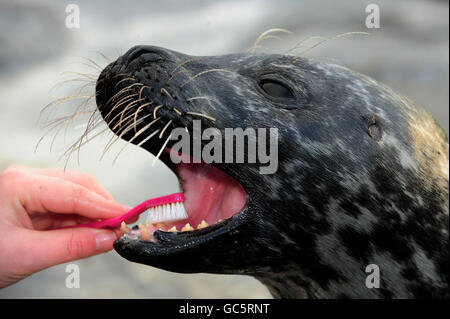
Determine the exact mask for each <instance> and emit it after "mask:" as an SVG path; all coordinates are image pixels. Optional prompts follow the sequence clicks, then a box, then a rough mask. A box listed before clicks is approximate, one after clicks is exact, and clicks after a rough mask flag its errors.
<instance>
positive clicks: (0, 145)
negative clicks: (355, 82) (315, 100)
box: [0, 0, 449, 298]
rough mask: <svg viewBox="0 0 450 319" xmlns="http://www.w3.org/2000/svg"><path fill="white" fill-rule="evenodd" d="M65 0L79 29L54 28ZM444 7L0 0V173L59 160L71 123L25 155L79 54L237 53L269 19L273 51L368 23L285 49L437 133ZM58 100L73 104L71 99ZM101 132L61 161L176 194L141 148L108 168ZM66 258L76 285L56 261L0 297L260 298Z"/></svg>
mask: <svg viewBox="0 0 450 319" xmlns="http://www.w3.org/2000/svg"><path fill="white" fill-rule="evenodd" d="M70 3H74V4H77V5H78V6H79V8H80V17H81V21H80V27H81V28H80V29H68V28H66V27H65V19H66V16H67V13H66V12H65V8H66V5H68V4H70ZM369 3H376V4H378V5H379V7H380V17H381V20H380V23H381V27H380V28H379V29H370V30H369V29H366V26H365V19H366V16H367V13H366V12H365V8H366V6H367V5H368V4H369ZM448 9H449V8H448V2H447V1H432V0H428V1H426V0H403V1H401V0H397V1H389V0H385V1H356V0H355V1H350V0H345V1H333V0H325V1H316V0H303V1H289V0H283V1H241V0H239V1H226V0H219V1H206V0H203V1H193V0H183V1H173V0H169V1H168V0H165V1H136V0H130V1H109V0H108V1H106V0H100V1H88V0H84V1H71V2H68V1H39V2H36V1H31V0H30V1H26V0H21V1H6V0H0V170H2V169H4V168H5V167H6V166H8V165H10V164H13V163H15V164H22V165H30V166H35V167H63V166H64V165H65V161H64V159H62V160H58V158H59V157H60V156H61V155H62V154H63V153H64V151H65V149H66V148H67V147H68V146H69V145H70V141H73V140H75V139H76V138H78V137H79V136H80V134H82V132H83V130H82V128H80V127H77V126H74V127H71V128H70V129H69V130H68V131H67V132H66V136H65V139H64V138H63V137H62V136H61V135H64V134H62V133H61V134H59V136H58V138H57V139H56V140H55V143H54V147H53V150H52V151H51V152H50V144H51V142H52V135H50V136H48V137H46V138H45V139H44V140H43V143H41V145H40V146H39V148H38V149H37V152H35V150H34V149H35V146H36V143H37V142H38V140H39V139H40V138H41V137H42V136H43V134H44V133H45V129H44V128H43V127H42V124H43V120H42V119H41V120H40V121H39V115H40V111H41V110H42V108H43V107H44V106H45V105H46V104H48V103H49V102H50V101H52V100H54V99H55V98H56V97H58V96H63V95H67V94H70V92H71V91H72V90H73V89H74V88H77V85H78V86H80V84H79V83H78V84H77V83H71V82H68V83H66V84H67V85H61V86H58V87H57V88H55V89H52V87H53V86H55V84H57V83H59V82H61V81H64V80H65V79H67V73H63V72H65V71H74V72H90V73H92V72H93V71H94V76H96V74H95V72H96V71H95V70H94V69H92V68H89V67H88V66H86V65H84V64H82V63H80V62H83V61H86V60H83V58H82V57H85V58H88V59H92V60H95V61H96V62H97V63H98V64H99V65H101V66H105V65H106V64H107V62H106V60H105V59H104V58H103V57H102V55H101V54H99V53H98V51H100V52H101V53H102V54H104V55H106V56H107V57H109V58H111V59H114V58H115V57H117V56H118V54H120V53H121V52H125V51H126V50H127V49H128V48H130V47H131V46H133V45H136V44H152V45H158V46H163V47H167V48H170V49H173V50H177V51H181V52H184V53H187V54H192V55H210V54H213V55H215V54H225V53H235V52H242V51H246V50H247V49H248V48H249V47H251V46H252V44H253V42H254V41H255V39H256V38H257V37H258V35H259V34H260V33H262V32H263V31H265V30H267V29H270V28H285V29H289V30H291V31H292V34H279V35H280V36H281V37H282V39H281V40H276V39H269V40H267V41H265V42H263V43H262V45H263V46H264V48H261V49H260V50H263V51H266V52H279V53H283V52H285V51H286V50H288V49H290V48H292V47H294V46H295V45H296V44H297V43H298V42H300V41H301V40H303V39H306V38H308V37H314V36H325V37H332V36H334V35H338V34H342V33H346V32H357V31H366V32H369V33H370V35H368V36H365V35H351V36H346V37H342V38H338V39H334V40H330V41H328V42H326V43H324V44H322V45H320V46H317V47H316V48H314V49H312V50H310V51H308V52H303V53H302V51H304V50H305V49H307V47H301V48H300V49H298V50H296V51H294V52H293V54H301V55H304V56H306V57H312V58H316V59H324V60H329V61H332V62H334V63H340V64H343V65H346V66H348V67H350V68H352V69H354V70H356V71H359V72H361V73H364V74H367V75H369V76H371V77H373V78H375V79H376V80H378V81H381V82H384V83H386V84H388V85H390V86H391V87H393V88H394V89H395V90H397V91H398V92H401V93H403V94H405V95H407V96H409V97H410V98H412V99H413V100H415V101H416V102H418V103H419V104H421V105H422V106H423V107H425V108H426V109H427V110H428V111H429V112H430V113H431V114H432V115H433V116H434V117H435V119H436V120H437V122H438V123H439V124H440V125H441V126H442V127H443V129H444V130H445V131H446V132H447V134H448V129H449V122H448V120H449V119H448V117H449V93H448V85H449V83H448V79H449V67H448V59H449V47H448V36H449V34H448V31H449V30H448V22H449V16H448V15H449V13H448ZM316 42H317V41H312V40H310V41H306V42H305V43H304V44H305V45H306V46H312V45H314V44H315V43H316ZM97 74H98V73H97ZM91 89H92V88H91ZM92 93H93V92H91V94H92ZM65 107H66V108H68V109H70V108H72V110H73V109H74V108H75V107H76V103H67V105H66V106H65ZM44 122H45V121H44ZM107 140H108V139H107V138H99V139H98V140H93V141H92V142H90V143H88V144H87V145H86V146H84V147H83V148H82V149H81V153H80V161H79V163H78V161H77V156H74V157H72V158H71V159H70V160H69V161H68V163H67V167H68V169H74V170H81V171H85V172H88V173H91V174H92V175H94V176H96V177H97V179H98V180H99V181H100V182H101V183H102V184H103V185H104V186H105V187H106V188H107V189H108V190H109V191H110V192H111V193H112V194H113V195H114V197H115V198H116V199H117V200H119V201H121V202H123V203H124V204H127V205H134V204H137V203H139V202H140V201H143V200H145V199H147V198H150V197H154V196H159V195H164V194H167V193H169V192H175V191H177V181H176V177H175V176H174V175H173V174H172V173H171V172H170V171H169V170H168V169H167V168H165V167H164V166H163V165H162V164H157V165H156V166H155V167H152V166H151V161H152V159H153V157H152V156H151V155H150V154H147V153H146V152H145V151H142V150H140V149H136V148H133V147H130V149H129V151H126V152H123V154H122V155H121V156H120V158H119V159H118V161H117V162H116V163H115V164H114V165H113V164H112V161H113V159H114V157H115V156H116V154H117V152H118V151H119V150H120V149H121V148H122V147H123V145H124V143H122V142H120V141H119V142H118V143H116V144H115V145H114V147H112V148H111V150H110V152H108V153H107V155H106V156H105V157H104V158H103V159H102V160H101V161H100V160H99V158H100V156H101V154H102V151H103V149H104V147H105V143H106V142H107ZM121 185H133V187H127V188H123V187H122V186H121ZM0 240H7V239H5V238H3V239H0ZM205 253H207V252H205ZM180 262H181V263H182V262H183V261H182V260H180ZM76 264H77V265H79V267H80V272H81V288H79V289H67V288H66V287H65V278H66V276H67V273H65V266H66V265H59V266H55V267H52V268H50V269H47V270H45V271H42V272H40V273H37V274H34V275H32V276H30V277H29V278H27V279H25V280H23V281H21V282H19V283H18V284H16V285H14V286H12V287H8V288H5V289H1V290H0V298H75V297H77V298H187V297H188V298H205V297H206V298H261V297H270V295H269V294H268V292H267V290H266V289H265V288H264V287H263V286H262V285H261V284H260V283H259V282H257V281H256V280H254V279H253V278H250V277H241V276H219V275H208V274H195V275H182V274H174V273H170V272H166V271H162V270H158V269H155V268H151V267H148V266H143V265H139V264H133V263H130V262H128V261H126V260H125V259H122V258H121V257H120V256H118V255H117V254H116V253H115V252H114V251H113V252H110V253H108V254H105V255H102V256H96V257H92V258H89V259H85V260H81V261H77V262H76Z"/></svg>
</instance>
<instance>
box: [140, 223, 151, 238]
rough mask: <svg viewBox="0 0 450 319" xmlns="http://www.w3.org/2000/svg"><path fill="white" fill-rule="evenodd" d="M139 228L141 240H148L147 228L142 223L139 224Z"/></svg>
mask: <svg viewBox="0 0 450 319" xmlns="http://www.w3.org/2000/svg"><path fill="white" fill-rule="evenodd" d="M139 229H140V231H141V237H140V239H141V240H149V239H150V233H149V232H148V230H147V227H145V226H144V225H142V224H139Z"/></svg>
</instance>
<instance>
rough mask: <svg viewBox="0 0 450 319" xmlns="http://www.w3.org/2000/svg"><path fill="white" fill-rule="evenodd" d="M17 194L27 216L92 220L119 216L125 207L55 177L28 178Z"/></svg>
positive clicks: (22, 183) (32, 176) (31, 176)
mask: <svg viewBox="0 0 450 319" xmlns="http://www.w3.org/2000/svg"><path fill="white" fill-rule="evenodd" d="M18 182H20V183H21V185H23V186H22V187H21V188H20V190H19V194H18V197H19V201H20V202H21V203H22V206H23V207H24V208H25V209H26V210H27V212H29V213H30V212H40V213H43V212H54V213H62V214H79V215H82V216H85V217H89V218H94V219H105V218H111V217H115V216H118V215H120V214H123V213H125V212H126V211H127V209H128V208H127V207H125V206H123V205H122V204H120V203H117V202H115V201H113V200H107V199H105V198H103V197H102V196H100V195H98V194H96V193H94V192H92V191H90V190H89V189H87V188H85V187H83V186H81V185H78V184H74V183H71V182H69V181H65V180H62V179H59V178H55V177H48V176H36V175H30V176H27V177H26V181H25V183H24V181H18Z"/></svg>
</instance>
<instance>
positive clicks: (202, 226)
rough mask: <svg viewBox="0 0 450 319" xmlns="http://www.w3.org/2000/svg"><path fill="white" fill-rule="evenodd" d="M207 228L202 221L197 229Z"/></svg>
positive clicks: (205, 223)
mask: <svg viewBox="0 0 450 319" xmlns="http://www.w3.org/2000/svg"><path fill="white" fill-rule="evenodd" d="M208 226H209V225H208V223H207V222H205V221H204V220H202V222H201V223H200V224H198V226H197V229H202V228H206V227H208Z"/></svg>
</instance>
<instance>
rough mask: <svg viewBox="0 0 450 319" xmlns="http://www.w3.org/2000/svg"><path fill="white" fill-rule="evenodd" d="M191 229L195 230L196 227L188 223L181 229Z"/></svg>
mask: <svg viewBox="0 0 450 319" xmlns="http://www.w3.org/2000/svg"><path fill="white" fill-rule="evenodd" d="M190 230H194V228H192V226H191V224H189V223H186V225H184V226H183V228H181V231H182V232H183V231H190Z"/></svg>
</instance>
